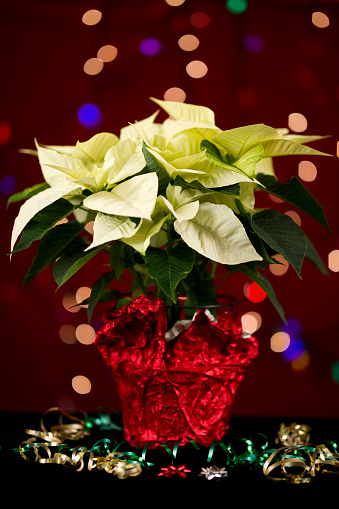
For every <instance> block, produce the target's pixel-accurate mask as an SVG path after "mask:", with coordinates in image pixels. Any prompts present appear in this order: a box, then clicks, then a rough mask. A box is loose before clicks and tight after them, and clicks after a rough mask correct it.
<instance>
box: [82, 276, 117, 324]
mask: <svg viewBox="0 0 339 509" xmlns="http://www.w3.org/2000/svg"><path fill="white" fill-rule="evenodd" d="M114 279H115V274H114V271H111V272H106V273H105V274H102V275H101V276H100V277H99V279H97V281H96V282H95V283H94V285H93V287H92V291H91V295H90V296H89V298H88V308H87V318H88V323H90V321H91V318H92V315H93V311H94V308H95V306H96V304H97V303H98V302H99V301H100V299H101V298H102V296H103V295H104V293H105V291H106V288H107V286H108V285H109V284H110V283H111V282H112V281H113V280H114Z"/></svg>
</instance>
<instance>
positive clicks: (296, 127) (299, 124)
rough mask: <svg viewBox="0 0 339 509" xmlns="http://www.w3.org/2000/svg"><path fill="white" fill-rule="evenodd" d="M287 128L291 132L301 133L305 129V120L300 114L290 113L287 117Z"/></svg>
mask: <svg viewBox="0 0 339 509" xmlns="http://www.w3.org/2000/svg"><path fill="white" fill-rule="evenodd" d="M288 126H289V128H290V129H292V131H295V132H296V133H301V132H303V131H306V129H307V119H306V117H305V116H304V115H303V114H302V113H291V114H290V115H289V116H288Z"/></svg>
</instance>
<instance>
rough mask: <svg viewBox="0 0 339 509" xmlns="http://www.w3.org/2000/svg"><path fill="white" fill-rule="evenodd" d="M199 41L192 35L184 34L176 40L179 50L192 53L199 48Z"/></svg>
mask: <svg viewBox="0 0 339 509" xmlns="http://www.w3.org/2000/svg"><path fill="white" fill-rule="evenodd" d="M199 44H200V41H199V39H198V37H196V36H195V35H192V34H186V35H183V36H182V37H180V39H179V40H178V45H179V48H180V49H182V50H183V51H194V50H195V49H197V47H198V46H199Z"/></svg>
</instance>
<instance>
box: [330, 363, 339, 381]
mask: <svg viewBox="0 0 339 509" xmlns="http://www.w3.org/2000/svg"><path fill="white" fill-rule="evenodd" d="M331 376H332V380H333V382H334V383H336V384H339V361H337V362H334V363H333V364H332V366H331Z"/></svg>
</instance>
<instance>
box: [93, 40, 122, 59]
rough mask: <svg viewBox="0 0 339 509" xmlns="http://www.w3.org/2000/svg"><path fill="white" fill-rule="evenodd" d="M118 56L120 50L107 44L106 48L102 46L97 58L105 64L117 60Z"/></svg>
mask: <svg viewBox="0 0 339 509" xmlns="http://www.w3.org/2000/svg"><path fill="white" fill-rule="evenodd" d="M117 54H118V50H117V48H116V47H115V46H111V45H110V44H106V46H101V48H100V49H99V51H98V53H97V57H98V58H99V59H100V60H102V61H103V62H112V60H114V59H115V58H116V56H117Z"/></svg>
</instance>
